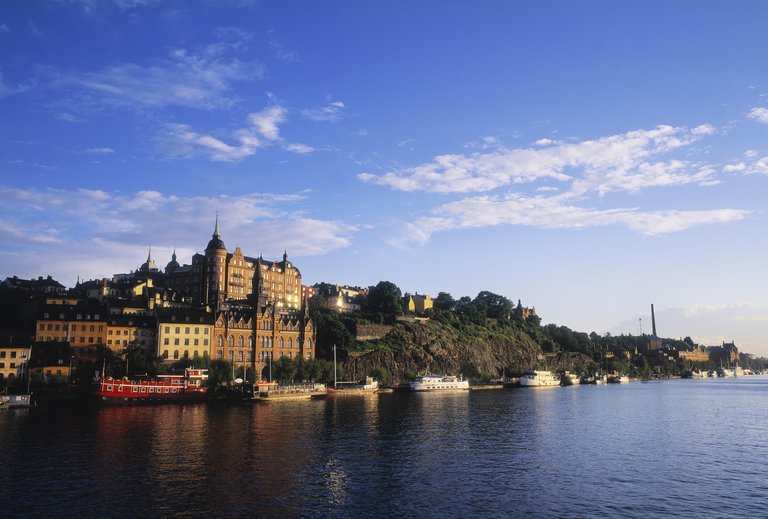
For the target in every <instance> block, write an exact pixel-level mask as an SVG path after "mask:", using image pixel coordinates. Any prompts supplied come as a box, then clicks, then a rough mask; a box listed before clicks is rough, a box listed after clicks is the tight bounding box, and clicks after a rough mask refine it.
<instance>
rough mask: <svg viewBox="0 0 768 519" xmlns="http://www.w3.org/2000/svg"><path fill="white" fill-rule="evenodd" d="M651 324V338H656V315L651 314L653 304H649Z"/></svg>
mask: <svg viewBox="0 0 768 519" xmlns="http://www.w3.org/2000/svg"><path fill="white" fill-rule="evenodd" d="M651 323H652V325H653V336H654V337H656V314H655V313H653V303H651Z"/></svg>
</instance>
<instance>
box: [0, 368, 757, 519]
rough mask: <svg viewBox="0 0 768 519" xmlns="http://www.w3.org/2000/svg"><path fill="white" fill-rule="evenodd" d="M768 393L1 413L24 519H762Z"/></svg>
mask: <svg viewBox="0 0 768 519" xmlns="http://www.w3.org/2000/svg"><path fill="white" fill-rule="evenodd" d="M766 419H768V377H743V378H739V379H720V380H711V379H705V380H676V381H664V382H647V383H646V382H643V383H641V382H638V383H631V384H626V385H610V386H576V387H566V388H548V389H538V390H537V389H508V390H498V391H472V392H464V393H446V394H437V393H429V394H384V395H371V396H359V397H353V396H346V397H335V398H329V399H327V400H316V401H304V402H277V403H275V402H272V403H265V404H253V405H251V404H248V405H236V406H230V405H227V404H222V403H218V402H216V403H210V404H199V405H192V406H175V405H163V406H154V407H141V406H135V407H111V408H110V407H107V408H99V409H94V408H81V407H64V406H62V407H58V408H52V407H47V408H35V409H29V410H4V411H2V412H1V413H0V481H2V482H3V483H2V486H1V487H0V509H2V510H3V515H4V516H7V517H16V516H20V517H42V516H52V515H56V516H64V517H67V516H69V517H74V516H77V517H84V516H93V517H132V516H138V517H158V516H159V517H177V516H178V517H211V516H213V517H372V516H374V517H383V516H408V515H412V516H424V517H441V516H442V517H468V516H479V517H499V516H510V515H513V514H514V515H517V514H528V515H531V516H534V517H617V516H619V517H637V516H643V517H649V516H670V515H676V516H708V517H732V516H737V515H750V516H754V515H763V514H764V513H765V510H766V508H768V464H766V460H767V459H768V444H767V443H766V442H765V438H766V432H768V420H766Z"/></svg>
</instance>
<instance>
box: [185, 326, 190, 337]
mask: <svg viewBox="0 0 768 519" xmlns="http://www.w3.org/2000/svg"><path fill="white" fill-rule="evenodd" d="M184 333H186V334H187V335H189V326H187V327H185V328H184Z"/></svg>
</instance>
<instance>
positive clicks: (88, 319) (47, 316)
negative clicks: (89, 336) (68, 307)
mask: <svg viewBox="0 0 768 519" xmlns="http://www.w3.org/2000/svg"><path fill="white" fill-rule="evenodd" d="M50 318H51V314H49V313H47V312H46V313H44V314H43V319H50ZM59 319H64V314H59ZM77 319H78V320H82V319H83V314H77ZM85 320H86V321H90V320H91V314H85ZM93 320H94V321H98V320H99V314H94V315H93Z"/></svg>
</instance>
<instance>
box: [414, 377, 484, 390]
mask: <svg viewBox="0 0 768 519" xmlns="http://www.w3.org/2000/svg"><path fill="white" fill-rule="evenodd" d="M410 385H411V391H447V390H464V389H469V380H463V379H461V378H459V377H456V376H453V375H432V374H425V375H419V376H418V377H416V378H415V379H414V380H413V381H411V384H410Z"/></svg>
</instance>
